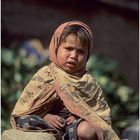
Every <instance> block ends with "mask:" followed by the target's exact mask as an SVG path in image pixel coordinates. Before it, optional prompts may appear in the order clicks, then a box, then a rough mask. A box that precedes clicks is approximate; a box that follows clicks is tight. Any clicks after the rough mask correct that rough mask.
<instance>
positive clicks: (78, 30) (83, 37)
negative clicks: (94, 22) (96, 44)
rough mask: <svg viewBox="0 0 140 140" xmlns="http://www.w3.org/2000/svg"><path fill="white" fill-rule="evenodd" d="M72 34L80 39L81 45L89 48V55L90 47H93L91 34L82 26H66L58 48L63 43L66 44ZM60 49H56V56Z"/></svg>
mask: <svg viewBox="0 0 140 140" xmlns="http://www.w3.org/2000/svg"><path fill="white" fill-rule="evenodd" d="M70 34H73V35H75V36H77V37H78V38H79V39H80V41H81V44H82V45H83V46H87V47H88V54H89V49H90V45H91V44H90V43H91V36H90V34H89V32H88V31H87V30H86V29H85V28H84V27H82V26H80V25H71V26H66V27H65V28H64V31H63V33H62V35H61V37H60V42H59V44H58V47H59V45H60V44H61V43H62V42H64V41H65V40H66V37H67V36H68V35H70ZM58 47H57V49H56V54H57V50H58Z"/></svg>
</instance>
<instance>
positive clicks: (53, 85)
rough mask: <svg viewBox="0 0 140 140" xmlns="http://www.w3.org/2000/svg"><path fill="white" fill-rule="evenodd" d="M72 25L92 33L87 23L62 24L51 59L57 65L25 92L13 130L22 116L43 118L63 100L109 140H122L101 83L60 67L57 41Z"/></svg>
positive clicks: (35, 78)
mask: <svg viewBox="0 0 140 140" xmlns="http://www.w3.org/2000/svg"><path fill="white" fill-rule="evenodd" d="M71 24H78V25H81V26H83V27H84V28H86V29H87V30H88V31H89V33H91V32H90V30H89V28H88V27H87V26H86V25H85V24H84V23H81V22H77V21H74V22H68V23H65V24H62V25H61V26H60V27H59V28H58V29H57V30H56V32H55V33H54V36H53V38H52V40H51V44H50V52H51V53H50V56H51V58H50V59H51V61H52V62H53V63H51V64H50V65H48V66H45V67H43V68H41V69H40V70H39V71H38V72H37V73H36V74H35V75H34V76H33V78H32V79H31V81H30V82H29V83H28V84H27V86H26V87H25V89H24V90H23V93H22V94H21V97H20V98H19V100H18V102H17V103H16V105H15V108H14V110H13V112H12V116H11V123H12V126H13V127H14V128H17V126H16V123H15V119H16V117H18V116H23V115H28V114H36V115H39V116H40V117H43V116H44V115H45V114H47V112H48V111H49V110H50V109H51V107H52V105H53V104H54V103H55V101H56V100H57V99H58V98H57V97H58V96H59V97H60V99H61V100H62V101H63V102H64V105H65V106H66V108H67V109H68V110H69V111H70V112H71V113H73V114H75V115H77V116H79V117H81V118H83V119H85V120H86V121H88V122H89V123H90V124H92V125H93V126H99V127H100V128H102V129H103V130H104V132H105V138H106V139H107V140H119V138H118V136H117V135H116V133H115V132H114V131H113V130H112V128H111V119H110V109H109V107H108V105H107V103H106V101H105V99H104V97H103V95H102V89H101V87H100V85H99V84H98V82H97V81H96V80H95V79H94V78H93V77H92V76H91V75H90V74H88V73H87V72H85V71H84V73H85V74H82V76H79V75H81V73H80V74H79V75H78V74H77V75H78V76H73V75H70V74H68V73H66V72H65V71H63V70H62V69H61V68H60V67H59V66H57V59H56V56H55V53H54V52H55V43H56V42H55V41H54V38H55V37H56V36H59V37H60V36H61V34H62V31H63V29H64V28H65V27H66V26H70V25H71ZM62 27H63V28H62ZM58 33H59V34H58ZM55 35H56V36H55ZM57 40H58V39H57ZM91 40H92V39H91ZM52 44H53V45H52ZM52 48H54V49H52ZM82 71H83V70H82ZM17 129H18V128H17Z"/></svg>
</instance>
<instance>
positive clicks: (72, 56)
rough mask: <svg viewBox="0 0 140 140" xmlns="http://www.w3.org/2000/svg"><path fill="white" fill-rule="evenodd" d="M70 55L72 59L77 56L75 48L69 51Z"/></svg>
mask: <svg viewBox="0 0 140 140" xmlns="http://www.w3.org/2000/svg"><path fill="white" fill-rule="evenodd" d="M70 57H71V58H73V59H75V58H76V57H77V53H76V51H75V50H74V51H72V52H71V54H70Z"/></svg>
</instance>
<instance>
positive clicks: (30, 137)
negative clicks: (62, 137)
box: [2, 129, 57, 140]
mask: <svg viewBox="0 0 140 140" xmlns="http://www.w3.org/2000/svg"><path fill="white" fill-rule="evenodd" d="M2 140H57V139H56V138H55V137H54V136H53V135H52V134H49V133H47V132H25V131H22V130H16V129H10V130H5V131H4V132H3V133H2Z"/></svg>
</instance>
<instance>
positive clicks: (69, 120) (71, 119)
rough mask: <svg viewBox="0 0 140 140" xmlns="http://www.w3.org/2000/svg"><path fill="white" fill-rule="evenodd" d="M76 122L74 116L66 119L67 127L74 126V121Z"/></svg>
mask: <svg viewBox="0 0 140 140" xmlns="http://www.w3.org/2000/svg"><path fill="white" fill-rule="evenodd" d="M75 120H76V118H75V117H74V116H70V117H68V118H67V119H66V123H67V125H70V124H72V123H73V122H74V121H75Z"/></svg>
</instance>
